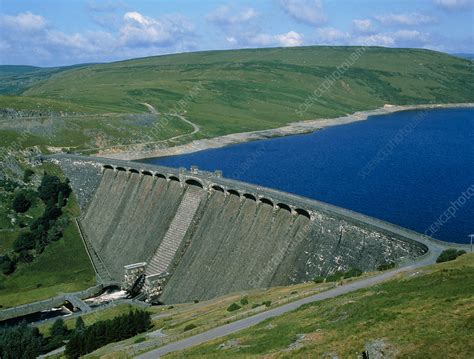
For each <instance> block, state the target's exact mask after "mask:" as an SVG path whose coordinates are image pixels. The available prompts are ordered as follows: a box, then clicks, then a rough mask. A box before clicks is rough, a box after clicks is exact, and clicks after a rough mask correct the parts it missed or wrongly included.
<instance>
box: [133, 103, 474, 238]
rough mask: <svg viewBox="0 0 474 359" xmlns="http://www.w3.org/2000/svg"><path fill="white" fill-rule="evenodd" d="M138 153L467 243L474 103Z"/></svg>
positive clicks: (471, 216)
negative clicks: (158, 154)
mask: <svg viewBox="0 0 474 359" xmlns="http://www.w3.org/2000/svg"><path fill="white" fill-rule="evenodd" d="M142 161H143V162H148V163H150V162H151V163H155V164H160V165H164V166H170V167H187V168H189V167H190V166H191V165H197V166H199V168H201V169H205V170H209V171H213V170H216V169H220V170H222V171H223V174H224V176H225V177H230V178H234V179H238V180H242V181H246V182H251V183H255V184H259V185H263V186H267V187H271V188H276V189H279V190H283V191H287V192H292V193H295V194H299V195H302V196H306V197H310V198H314V199H317V200H320V201H324V202H328V203H331V204H334V205H337V206H340V207H345V208H349V209H352V210H354V211H357V212H361V213H364V214H367V215H369V216H373V217H376V218H380V219H383V220H386V221H389V222H392V223H395V224H398V225H401V226H404V227H407V228H410V229H413V230H416V231H418V232H421V233H426V234H429V235H432V236H433V237H435V238H438V239H442V240H446V241H452V242H460V243H467V242H468V237H467V236H468V234H470V233H474V109H437V110H429V111H404V112H397V113H394V114H390V115H382V116H371V117H370V118H369V119H368V120H367V121H361V122H356V123H352V124H348V125H343V126H335V127H330V128H326V129H324V130H321V131H317V132H315V133H312V134H308V135H298V136H290V137H282V138H275V139H269V140H262V141H256V142H249V143H243V144H238V145H232V146H228V147H224V148H219V149H212V150H205V151H200V152H196V153H192V154H188V155H180V156H172V157H165V158H154V159H146V160H142ZM466 191H468V192H466ZM463 192H464V194H463ZM447 211H448V212H447ZM450 212H451V213H450ZM430 228H431V229H430Z"/></svg>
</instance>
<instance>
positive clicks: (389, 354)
mask: <svg viewBox="0 0 474 359" xmlns="http://www.w3.org/2000/svg"><path fill="white" fill-rule="evenodd" d="M473 275H474V256H473V255H472V254H468V255H463V256H461V257H459V258H458V259H457V260H455V261H452V262H446V263H442V264H437V265H433V266H431V267H426V268H423V269H421V270H420V269H418V270H416V271H413V272H411V273H408V274H405V275H404V276H401V277H399V278H397V279H395V280H391V281H388V282H386V283H383V284H380V285H377V286H374V287H371V288H368V289H364V290H359V291H357V292H353V293H350V294H346V295H343V296H340V297H337V298H333V299H327V300H324V301H321V302H315V303H311V304H307V305H304V306H302V307H300V308H298V309H297V310H295V311H293V312H289V313H287V314H284V315H281V316H279V317H276V318H272V319H268V320H266V321H264V322H262V323H260V324H258V325H256V326H254V327H251V328H249V329H245V330H242V331H240V332H237V333H235V334H232V335H228V336H225V337H223V338H220V339H217V340H213V341H210V342H207V343H204V344H201V345H199V346H196V347H193V348H191V349H188V350H185V351H178V352H175V353H173V354H170V355H166V356H165V357H166V358H223V357H225V358H359V357H362V352H363V351H364V350H366V349H367V347H371V348H377V347H378V348H380V349H383V352H384V353H385V355H383V356H375V355H374V356H373V357H374V358H375V357H377V358H379V357H380V358H381V357H384V358H420V359H421V358H472V356H473V353H474V344H473V341H472V340H467V339H466V338H468V337H469V336H470V335H471V333H472V331H473V330H474V311H473V309H474V297H473V293H474V281H473V280H472V276H473ZM369 357H370V358H372V355H370V356H369Z"/></svg>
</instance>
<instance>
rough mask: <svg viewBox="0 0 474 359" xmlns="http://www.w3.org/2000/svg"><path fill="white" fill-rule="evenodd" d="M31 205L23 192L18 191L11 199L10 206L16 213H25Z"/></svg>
mask: <svg viewBox="0 0 474 359" xmlns="http://www.w3.org/2000/svg"><path fill="white" fill-rule="evenodd" d="M30 207H31V201H30V200H29V199H28V198H27V197H26V195H25V192H23V191H22V192H18V193H17V195H16V196H15V198H14V199H13V203H12V208H13V210H14V211H15V212H17V213H25V212H26V211H28V210H29V209H30Z"/></svg>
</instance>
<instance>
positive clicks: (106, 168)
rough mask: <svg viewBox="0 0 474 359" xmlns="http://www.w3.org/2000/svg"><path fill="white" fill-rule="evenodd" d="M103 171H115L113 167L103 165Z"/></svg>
mask: <svg viewBox="0 0 474 359" xmlns="http://www.w3.org/2000/svg"><path fill="white" fill-rule="evenodd" d="M102 169H103V170H115V167H114V166H112V165H103V166H102Z"/></svg>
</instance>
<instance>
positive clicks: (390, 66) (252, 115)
mask: <svg viewBox="0 0 474 359" xmlns="http://www.w3.org/2000/svg"><path fill="white" fill-rule="evenodd" d="M356 49H357V48H354V47H298V48H274V49H247V50H232V51H208V52H196V53H186V54H177V55H166V56H158V57H148V58H142V59H136V60H129V61H122V62H115V63H109V64H98V65H88V66H84V67H79V68H73V69H69V70H64V71H61V72H59V73H56V74H55V75H54V76H50V77H48V76H47V77H45V79H43V80H42V81H36V82H34V83H32V85H31V86H29V87H28V88H26V89H24V91H23V92H22V94H21V96H0V108H1V107H12V108H30V109H42V108H45V109H50V110H53V111H60V110H63V111H65V110H67V111H76V112H81V113H89V114H95V116H96V117H95V118H90V119H88V120H80V119H79V118H74V117H71V118H62V119H56V120H54V123H53V124H52V125H51V126H52V129H53V130H52V132H53V134H46V133H42V132H41V127H40V125H38V124H37V123H34V125H35V126H33V129H34V131H33V133H32V137H31V139H30V140H29V141H26V142H27V144H28V145H31V144H33V143H41V144H49V145H53V146H56V147H67V146H70V147H74V146H77V148H78V149H85V148H88V147H91V145H94V144H99V145H104V144H103V143H101V141H102V142H104V143H105V145H104V146H106V145H111V144H114V143H124V142H125V140H126V138H124V136H123V134H127V135H128V138H129V139H130V140H132V142H133V141H140V140H141V137H142V135H144V134H146V133H147V131H149V129H150V124H145V125H140V124H139V122H140V120H136V119H135V120H130V121H129V122H128V123H125V122H127V121H124V119H123V118H120V117H118V118H117V117H115V118H110V117H109V116H110V115H106V114H110V113H114V114H131V113H135V114H137V113H146V112H147V109H146V108H145V107H144V106H143V105H142V104H141V103H143V102H147V103H149V104H151V105H153V106H155V107H156V108H157V109H158V110H159V111H160V112H169V111H171V110H172V109H173V108H175V107H176V106H177V104H178V103H179V101H180V100H182V99H184V98H185V97H186V95H188V94H189V92H190V90H191V89H192V88H193V86H195V85H196V84H201V86H202V90H201V91H199V92H198V93H197V95H196V96H194V97H193V98H192V99H190V100H189V101H185V104H184V106H183V108H182V109H183V110H185V111H186V117H187V118H188V119H189V120H191V121H193V122H195V123H196V124H198V125H199V126H200V127H201V132H200V133H199V134H197V135H195V136H194V137H189V138H185V139H183V140H181V141H180V142H183V141H184V142H189V141H191V140H192V139H197V138H208V137H215V136H219V135H224V134H229V133H234V132H243V131H252V130H262V129H268V128H275V127H280V126H282V125H285V124H287V123H289V122H294V121H298V120H307V119H314V118H327V117H337V116H340V115H344V114H347V113H352V112H355V111H358V110H367V109H373V108H377V107H381V106H383V105H384V104H386V103H391V104H420V103H449V102H473V101H474V74H473V73H472V71H471V70H470V67H469V61H467V60H464V59H460V58H457V57H453V56H449V55H447V54H443V53H439V52H434V51H429V50H416V49H389V48H378V47H371V48H367V49H366V51H365V52H364V53H363V55H362V56H361V58H360V59H359V60H358V61H357V62H356V63H355V64H354V65H353V66H352V67H350V68H349V69H348V70H347V71H346V72H344V74H343V75H342V77H341V78H340V79H339V80H338V81H336V82H335V83H334V85H333V86H332V87H331V88H330V89H329V91H326V92H324V94H323V95H322V96H321V97H320V98H319V99H318V101H317V102H315V103H314V104H313V105H312V106H311V107H310V108H309V109H308V111H307V112H305V113H304V115H303V116H301V117H300V116H298V115H297V114H296V113H295V110H297V109H298V108H299V106H300V105H301V104H302V103H304V101H305V100H306V99H307V98H308V96H310V95H311V94H312V93H313V91H314V90H315V89H317V88H318V86H320V85H321V84H322V83H323V81H324V80H325V78H326V77H327V76H330V75H331V74H332V73H333V71H335V70H336V68H337V66H339V65H340V64H342V63H343V62H344V61H346V60H347V59H348V58H349V57H350V55H351V54H352V53H353V52H354V51H355V50H356ZM22 76H24V74H22ZM1 84H2V78H1V77H0V87H1ZM7 122H8V121H7ZM175 122H176V121H171V123H170V124H169V125H168V126H166V127H165V128H164V129H162V131H161V132H160V133H161V137H160V139H163V138H169V137H172V136H173V135H176V134H185V133H189V132H190V131H189V128H187V127H186V126H185V125H184V124H183V123H181V124H179V121H178V123H175ZM69 124H70V126H68V125H69ZM19 126H20V124H14V123H13V124H12V123H6V122H3V123H1V124H0V134H1V135H3V134H4V133H3V131H6V132H8V131H10V132H8V133H11V131H13V132H14V133H15V132H16V133H18V131H20V129H19V128H18V127H19ZM22 126H24V124H21V126H20V128H21V127H22ZM35 131H36V133H35ZM125 137H127V136H125ZM91 139H92V140H91ZM114 139H116V141H115V142H114ZM27 144H25V145H27Z"/></svg>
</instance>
